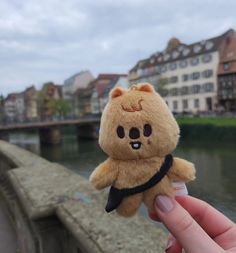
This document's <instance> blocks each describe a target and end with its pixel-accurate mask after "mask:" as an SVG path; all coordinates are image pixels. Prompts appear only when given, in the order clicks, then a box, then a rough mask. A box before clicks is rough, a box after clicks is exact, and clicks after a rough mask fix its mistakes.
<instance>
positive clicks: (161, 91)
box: [155, 78, 168, 97]
mask: <svg viewBox="0 0 236 253" xmlns="http://www.w3.org/2000/svg"><path fill="white" fill-rule="evenodd" d="M167 82H168V80H167V79H166V78H161V79H159V80H158V82H157V84H156V85H155V89H156V91H157V92H158V93H159V94H160V95H161V96H164V97H165V96H166V95H167V94H168V90H167V89H166V88H165V86H166V84H167Z"/></svg>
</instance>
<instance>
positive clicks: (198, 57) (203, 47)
mask: <svg viewBox="0 0 236 253" xmlns="http://www.w3.org/2000/svg"><path fill="white" fill-rule="evenodd" d="M234 34H235V32H234V30H229V31H227V32H225V33H224V34H222V35H220V36H217V37H214V38H210V39H206V40H202V41H199V42H196V43H193V44H190V45H187V44H185V43H182V42H180V41H179V40H178V39H176V38H172V39H170V41H169V42H168V44H167V47H166V48H165V50H163V51H162V52H157V53H154V54H153V55H151V56H150V57H149V58H147V59H145V60H141V61H139V62H138V63H137V64H136V65H135V66H134V67H133V68H132V69H131V70H130V72H129V81H130V83H131V84H132V83H137V82H145V81H147V82H150V83H152V84H153V85H154V86H155V88H156V89H157V91H158V92H159V93H160V94H161V95H162V96H163V97H164V99H165V101H166V103H167V104H168V106H169V108H170V109H171V111H173V112H176V113H183V112H191V113H198V112H209V111H215V110H217V107H218V97H217V89H218V85H217V83H218V76H217V75H218V66H219V62H220V57H221V55H222V52H223V51H224V48H225V47H226V45H227V40H228V38H229V37H232V36H234Z"/></svg>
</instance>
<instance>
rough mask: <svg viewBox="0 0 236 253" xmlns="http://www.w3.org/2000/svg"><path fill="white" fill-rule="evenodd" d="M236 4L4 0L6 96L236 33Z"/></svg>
mask: <svg viewBox="0 0 236 253" xmlns="http://www.w3.org/2000/svg"><path fill="white" fill-rule="evenodd" d="M235 10H236V1H234V0H231V1H230V0H227V1H225V0H211V1H210V0H196V1H195V0H188V1H187V0H165V1H159V0H66V1H59V0H41V1H38V0H24V1H22V0H1V1H0V94H1V93H2V94H4V95H6V94H7V93H10V92H15V91H23V90H24V89H25V88H26V87H27V86H29V85H31V84H35V85H36V87H38V88H40V87H41V85H42V83H44V82H46V81H54V82H56V83H58V84H62V83H63V81H64V80H65V79H66V78H68V77H70V76H71V75H73V74H74V73H77V72H79V71H80V70H85V69H89V70H91V72H92V73H93V74H94V75H95V76H96V75H97V74H98V73H105V72H107V73H127V72H128V70H129V69H130V68H131V67H132V66H133V65H134V64H135V63H136V62H137V61H138V60H139V59H142V58H146V57H148V56H149V55H150V54H152V53H154V52H156V51H159V50H163V49H164V48H165V46H166V43H167V41H168V40H169V39H170V38H171V37H173V36H175V37H177V38H179V39H180V40H181V41H183V42H185V43H192V42H195V41H199V40H201V39H204V38H209V37H212V36H216V35H219V34H221V33H223V32H225V31H226V30H228V29H229V28H236V14H235Z"/></svg>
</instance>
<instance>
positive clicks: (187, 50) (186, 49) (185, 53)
mask: <svg viewBox="0 0 236 253" xmlns="http://www.w3.org/2000/svg"><path fill="white" fill-rule="evenodd" d="M189 53H190V49H189V48H185V49H184V51H183V55H184V56H187V55H188V54H189Z"/></svg>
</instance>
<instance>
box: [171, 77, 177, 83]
mask: <svg viewBox="0 0 236 253" xmlns="http://www.w3.org/2000/svg"><path fill="white" fill-rule="evenodd" d="M177 82H178V76H172V77H170V83H177Z"/></svg>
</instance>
